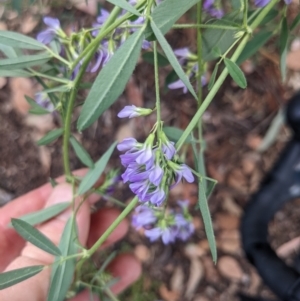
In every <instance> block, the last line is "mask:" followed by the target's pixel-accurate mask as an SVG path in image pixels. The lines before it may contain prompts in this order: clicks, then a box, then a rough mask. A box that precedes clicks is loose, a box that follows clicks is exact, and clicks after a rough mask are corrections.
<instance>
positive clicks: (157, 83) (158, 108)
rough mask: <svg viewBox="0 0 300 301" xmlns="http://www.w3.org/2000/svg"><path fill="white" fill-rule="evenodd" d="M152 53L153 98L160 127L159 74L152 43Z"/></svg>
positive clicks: (154, 48) (155, 52)
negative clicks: (154, 98)
mask: <svg viewBox="0 0 300 301" xmlns="http://www.w3.org/2000/svg"><path fill="white" fill-rule="evenodd" d="M153 52H154V79H155V96H156V116H157V123H158V124H159V125H160V122H161V113H160V95H159V73H158V58H157V42H156V41H154V42H153Z"/></svg>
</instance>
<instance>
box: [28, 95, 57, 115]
mask: <svg viewBox="0 0 300 301" xmlns="http://www.w3.org/2000/svg"><path fill="white" fill-rule="evenodd" d="M25 99H26V100H27V102H28V103H29V104H30V106H31V109H30V110H29V112H30V113H32V114H36V115H44V114H50V113H51V112H49V111H48V110H46V109H45V108H43V107H41V106H40V105H38V104H37V103H36V101H35V100H33V99H32V98H31V97H29V96H27V95H25Z"/></svg>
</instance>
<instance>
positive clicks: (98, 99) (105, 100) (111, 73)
mask: <svg viewBox="0 0 300 301" xmlns="http://www.w3.org/2000/svg"><path fill="white" fill-rule="evenodd" d="M143 40H144V34H143V31H142V30H138V31H136V32H135V33H134V34H133V35H131V36H130V37H129V38H128V39H127V40H126V41H125V42H124V44H123V45H122V46H121V47H120V48H119V49H118V50H117V51H116V53H115V54H114V55H113V57H112V58H111V59H110V60H109V61H108V63H107V64H106V65H105V66H104V67H103V69H102V70H101V71H100V73H99V75H98V76H97V78H96V80H95V82H94V84H93V86H92V88H91V91H90V93H89V95H88V97H87V99H86V101H85V103H84V105H83V107H82V110H81V114H80V116H79V119H78V124H77V127H78V129H79V130H80V131H81V130H83V129H85V128H87V127H88V126H89V125H91V124H92V123H93V122H94V121H95V120H96V119H97V118H98V117H99V116H100V115H101V114H102V113H103V112H104V111H105V110H106V109H108V108H109V107H110V106H111V105H112V104H113V103H114V102H115V101H116V99H117V98H118V97H119V96H120V94H121V93H122V92H123V90H124V88H125V86H126V84H127V82H128V80H129V78H130V76H131V74H132V72H133V69H134V67H135V65H136V63H137V60H138V58H139V54H140V50H141V47H142V42H143Z"/></svg>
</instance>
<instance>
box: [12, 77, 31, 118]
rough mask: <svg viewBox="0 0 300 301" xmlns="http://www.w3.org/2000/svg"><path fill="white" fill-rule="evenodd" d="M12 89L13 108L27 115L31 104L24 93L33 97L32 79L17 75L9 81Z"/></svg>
mask: <svg viewBox="0 0 300 301" xmlns="http://www.w3.org/2000/svg"><path fill="white" fill-rule="evenodd" d="M9 86H10V90H11V102H12V105H13V108H14V109H15V110H16V111H17V112H18V113H20V114H22V115H26V114H27V112H28V110H29V108H30V105H29V104H28V102H27V101H26V99H25V97H24V95H28V96H30V97H33V94H34V92H33V86H32V81H31V80H30V79H28V78H23V77H15V78H11V79H10V81H9Z"/></svg>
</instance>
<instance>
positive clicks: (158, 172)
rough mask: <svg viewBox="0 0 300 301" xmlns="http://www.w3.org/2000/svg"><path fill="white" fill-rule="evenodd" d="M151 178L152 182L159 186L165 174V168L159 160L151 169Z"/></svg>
mask: <svg viewBox="0 0 300 301" xmlns="http://www.w3.org/2000/svg"><path fill="white" fill-rule="evenodd" d="M148 173H149V180H150V182H151V183H152V184H154V185H156V186H158V185H159V184H160V183H161V180H162V178H163V175H164V171H163V169H162V168H161V167H160V166H159V164H158V162H156V164H155V165H154V166H153V167H152V168H151V169H150V170H149V172H148Z"/></svg>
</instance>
